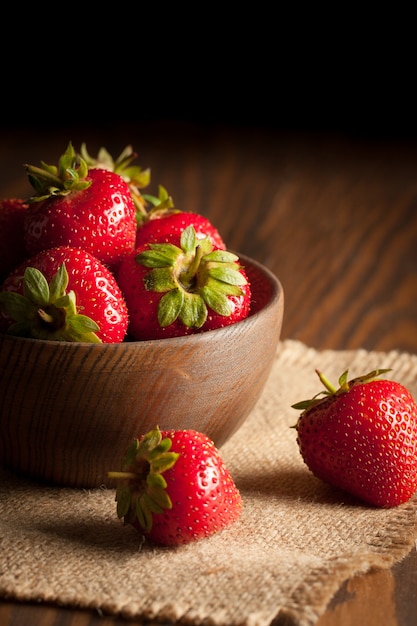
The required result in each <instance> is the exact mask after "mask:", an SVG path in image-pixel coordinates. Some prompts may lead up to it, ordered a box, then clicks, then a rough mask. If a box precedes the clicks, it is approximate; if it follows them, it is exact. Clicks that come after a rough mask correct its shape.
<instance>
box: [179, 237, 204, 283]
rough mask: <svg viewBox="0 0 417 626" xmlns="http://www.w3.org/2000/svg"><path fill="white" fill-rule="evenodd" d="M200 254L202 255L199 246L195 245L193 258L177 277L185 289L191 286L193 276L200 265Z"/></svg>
mask: <svg viewBox="0 0 417 626" xmlns="http://www.w3.org/2000/svg"><path fill="white" fill-rule="evenodd" d="M202 256H203V251H202V249H201V246H197V247H196V249H195V254H194V258H193V260H192V261H191V263H190V265H189V266H188V268H187V269H186V270H184V271H183V272H181V274H180V276H179V278H180V280H181V283H182V284H183V286H184V287H185V289H188V288H189V287H191V285H192V283H193V280H194V277H195V275H196V274H197V271H198V268H199V267H200V262H201V258H202Z"/></svg>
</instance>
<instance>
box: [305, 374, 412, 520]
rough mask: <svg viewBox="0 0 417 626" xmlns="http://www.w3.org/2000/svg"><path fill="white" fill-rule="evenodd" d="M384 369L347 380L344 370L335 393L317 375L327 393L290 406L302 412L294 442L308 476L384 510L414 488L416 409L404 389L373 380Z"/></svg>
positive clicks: (405, 499)
mask: <svg viewBox="0 0 417 626" xmlns="http://www.w3.org/2000/svg"><path fill="white" fill-rule="evenodd" d="M387 371H389V370H375V371H373V372H370V373H369V374H367V375H366V376H361V377H359V378H355V379H353V380H351V381H348V380H347V375H348V372H347V371H346V372H344V374H342V376H341V377H340V379H339V385H340V387H339V389H335V388H334V387H333V386H332V385H331V384H330V383H329V381H328V380H327V379H326V378H325V377H324V376H323V375H322V374H321V373H320V372H317V373H318V375H319V377H320V380H321V381H322V382H323V384H324V385H325V387H326V391H323V392H321V393H319V394H318V395H317V396H315V397H314V398H313V399H312V400H307V401H304V402H299V403H297V404H295V405H293V406H294V408H296V409H302V413H301V415H300V417H299V419H298V422H297V424H296V426H295V428H296V429H297V443H298V445H299V448H300V452H301V455H302V457H303V459H304V462H305V463H306V465H307V466H308V467H309V469H310V470H311V471H312V472H313V474H315V475H316V476H317V477H318V478H320V479H321V480H323V481H325V482H327V483H330V484H332V485H334V486H336V487H338V488H340V489H343V490H345V491H347V492H349V493H350V494H352V495H354V496H356V497H358V498H359V499H361V500H363V501H364V502H367V503H369V504H371V505H374V506H377V507H385V508H389V507H392V506H396V505H398V504H401V503H403V502H406V501H407V500H408V499H409V498H410V497H411V496H412V495H413V494H414V492H415V491H416V490H417V405H416V403H415V401H414V399H413V397H412V395H411V394H410V392H409V391H408V390H407V389H406V388H405V387H404V386H403V385H401V384H399V383H397V382H393V381H390V380H375V378H376V377H377V376H379V375H380V374H382V373H384V372H387ZM322 394H323V395H324V397H322V398H320V397H319V396H320V395H322Z"/></svg>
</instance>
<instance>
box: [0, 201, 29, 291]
mask: <svg viewBox="0 0 417 626" xmlns="http://www.w3.org/2000/svg"><path fill="white" fill-rule="evenodd" d="M28 206H29V205H28V204H27V203H26V202H25V201H24V200H21V199H20V198H7V199H4V200H0V283H1V282H2V281H3V280H4V278H5V277H6V276H7V274H8V273H9V272H11V271H12V269H13V268H14V267H16V266H17V265H18V264H19V263H20V262H21V261H23V260H24V259H25V258H26V257H27V252H26V247H25V242H24V239H23V233H24V227H23V224H24V219H25V215H26V209H27V208H28Z"/></svg>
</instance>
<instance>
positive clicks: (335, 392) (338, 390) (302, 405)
mask: <svg viewBox="0 0 417 626" xmlns="http://www.w3.org/2000/svg"><path fill="white" fill-rule="evenodd" d="M389 371H390V370H389V369H377V370H373V371H372V372H369V373H368V374H365V375H364V376H358V377H357V378H353V379H352V380H348V370H346V371H344V372H343V374H341V376H340V377H339V387H335V386H334V385H332V384H331V383H330V382H329V380H328V379H327V378H326V377H325V376H324V374H322V372H320V371H319V370H316V374H317V375H318V377H319V378H320V380H321V382H322V383H323V385H324V387H325V389H324V390H323V391H320V392H319V393H318V394H316V395H315V396H314V397H313V398H311V399H310V400H302V401H301V402H297V403H296V404H293V405H291V406H292V408H293V409H297V410H301V411H303V412H306V411H308V410H309V409H311V408H312V407H313V406H316V405H317V404H319V403H320V402H322V401H323V400H325V399H326V398H328V397H330V396H340V395H341V394H343V393H347V392H348V391H349V390H350V389H352V387H354V386H355V385H362V384H364V383H369V382H371V381H372V380H375V379H376V378H378V376H381V375H382V374H385V373H386V372H389Z"/></svg>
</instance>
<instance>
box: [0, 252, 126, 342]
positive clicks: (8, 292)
mask: <svg viewBox="0 0 417 626" xmlns="http://www.w3.org/2000/svg"><path fill="white" fill-rule="evenodd" d="M0 311H2V312H3V322H2V330H3V331H6V332H8V333H9V334H13V335H19V336H23V337H32V338H35V339H51V340H58V341H87V342H103V343H120V342H121V341H123V339H124V337H125V335H126V330H127V324H128V314H127V308H126V303H125V301H124V298H123V296H122V293H121V291H120V288H119V286H118V284H117V283H116V279H115V278H114V276H113V274H111V273H110V271H109V270H108V269H107V268H106V267H105V266H104V265H103V264H102V263H100V261H98V260H97V259H96V258H95V257H94V256H92V255H91V254H90V253H89V252H86V251H85V250H80V249H78V248H70V247H68V246H61V247H58V248H52V249H50V250H44V251H43V252H40V253H39V254H37V255H35V256H34V257H31V258H30V259H29V260H27V261H24V262H23V263H22V264H21V265H19V267H17V268H16V269H15V270H13V271H12V272H11V273H10V274H9V275H8V277H7V278H6V280H5V281H4V283H3V287H2V291H1V292H0ZM13 321H14V323H12V322H13Z"/></svg>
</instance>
